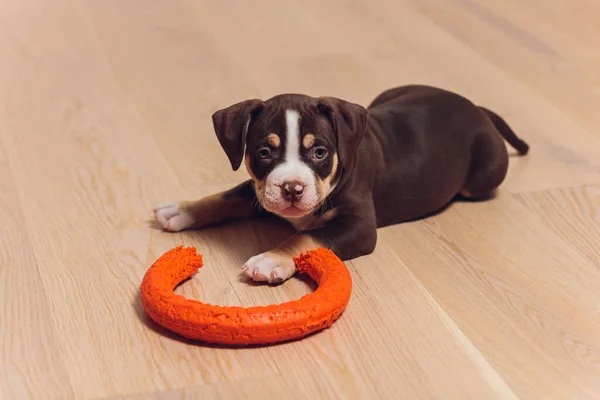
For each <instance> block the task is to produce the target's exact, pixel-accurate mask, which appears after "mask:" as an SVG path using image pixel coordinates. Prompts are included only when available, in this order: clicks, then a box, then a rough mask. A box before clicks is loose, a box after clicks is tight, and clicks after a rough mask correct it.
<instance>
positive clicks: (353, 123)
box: [317, 97, 368, 167]
mask: <svg viewBox="0 0 600 400" xmlns="http://www.w3.org/2000/svg"><path fill="white" fill-rule="evenodd" d="M317 107H318V108H319V111H320V112H322V113H323V114H325V116H327V118H329V120H330V121H331V123H332V125H333V129H334V131H335V133H336V135H337V146H338V153H339V157H340V163H341V164H342V166H346V167H348V166H350V165H352V161H353V160H354V155H355V153H356V149H357V147H358V145H359V144H360V141H361V140H362V138H363V137H364V136H365V133H366V131H367V114H368V112H367V110H366V109H365V108H364V107H363V106H360V105H358V104H354V103H350V102H348V101H344V100H340V99H336V98H333V97H322V98H320V99H319V103H318V106H317Z"/></svg>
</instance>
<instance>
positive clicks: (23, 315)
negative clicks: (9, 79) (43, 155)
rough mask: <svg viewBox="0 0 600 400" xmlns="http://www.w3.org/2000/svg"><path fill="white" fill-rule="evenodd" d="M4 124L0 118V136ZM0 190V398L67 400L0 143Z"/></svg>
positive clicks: (66, 383) (51, 322)
mask: <svg viewBox="0 0 600 400" xmlns="http://www.w3.org/2000/svg"><path fill="white" fill-rule="evenodd" d="M0 68H1V67H0ZM4 123H5V119H4V118H3V117H2V116H0V131H5V124H4ZM0 187H2V190H0V226H2V230H1V231H0V242H1V243H2V246H1V247H0V398H2V399H7V400H8V399H26V398H29V399H32V398H38V399H42V398H44V399H70V398H72V397H73V392H72V388H71V382H70V380H69V375H68V374H67V370H66V368H65V360H64V357H63V353H62V348H61V345H60V343H59V341H58V340H57V333H56V331H57V330H56V329H55V319H54V317H53V315H52V314H51V313H50V308H49V306H48V297H47V296H46V288H45V287H44V284H43V282H42V279H41V278H40V272H39V270H38V268H39V265H38V262H37V259H36V255H35V253H34V250H33V249H32V247H31V243H30V240H29V236H28V234H27V223H26V219H25V218H24V216H23V212H22V210H21V205H20V201H19V194H18V193H17V190H16V188H15V185H14V181H13V176H12V173H11V166H10V162H9V157H8V155H7V152H6V151H5V149H4V145H3V144H2V141H1V140H0Z"/></svg>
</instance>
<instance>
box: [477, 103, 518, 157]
mask: <svg viewBox="0 0 600 400" xmlns="http://www.w3.org/2000/svg"><path fill="white" fill-rule="evenodd" d="M479 109H480V110H481V111H483V113H484V114H485V115H486V116H487V117H488V118H489V119H490V121H492V123H493V124H494V126H495V127H496V129H497V130H498V132H500V134H501V135H502V137H503V138H504V140H506V141H507V142H508V143H509V144H510V145H511V146H512V147H514V148H515V150H517V152H518V153H519V154H520V155H522V156H524V155H525V154H527V153H528V152H529V145H528V144H527V143H525V142H524V141H523V140H521V139H520V138H519V137H518V136H517V135H516V134H515V132H514V131H513V130H512V129H511V128H510V126H508V124H507V123H506V122H505V121H504V120H503V119H502V118H501V117H500V116H499V115H498V114H496V113H495V112H493V111H490V110H488V109H487V108H484V107H479Z"/></svg>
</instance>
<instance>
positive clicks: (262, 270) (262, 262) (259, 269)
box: [242, 251, 296, 283]
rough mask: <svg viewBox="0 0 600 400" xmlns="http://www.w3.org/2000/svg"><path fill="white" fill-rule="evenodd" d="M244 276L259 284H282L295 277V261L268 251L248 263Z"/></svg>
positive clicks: (245, 265)
mask: <svg viewBox="0 0 600 400" xmlns="http://www.w3.org/2000/svg"><path fill="white" fill-rule="evenodd" d="M242 270H243V271H244V275H246V276H247V277H248V278H251V279H253V280H255V281H257V282H265V281H266V282H269V283H281V282H283V281H285V280H287V279H289V278H291V277H292V275H294V273H295V272H296V264H295V263H294V259H293V258H291V257H286V256H283V255H279V254H277V253H274V252H271V251H268V252H266V253H262V254H259V255H257V256H254V257H252V258H250V259H249V260H248V261H246V264H244V266H243V267H242Z"/></svg>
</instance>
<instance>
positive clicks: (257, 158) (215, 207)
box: [154, 85, 529, 283]
mask: <svg viewBox="0 0 600 400" xmlns="http://www.w3.org/2000/svg"><path fill="white" fill-rule="evenodd" d="M212 119H213V125H214V129H215V132H216V134H217V138H218V140H219V142H220V144H221V146H222V147H223V150H224V151H225V153H226V154H227V157H228V158H229V161H230V162H231V167H232V168H233V169H234V170H237V169H238V168H239V167H240V166H241V164H242V162H243V161H244V163H245V167H246V169H247V171H248V173H249V175H250V178H251V179H249V180H248V181H246V182H244V183H242V184H240V185H238V186H236V187H234V188H232V189H230V190H228V191H225V192H223V193H218V194H215V195H212V196H209V197H206V198H203V199H200V200H196V201H187V202H180V203H169V204H165V205H162V206H159V207H157V208H156V209H155V210H154V213H155V218H156V221H158V223H160V224H161V225H162V226H163V227H164V229H166V230H167V231H180V230H183V229H188V228H202V227H205V226H208V225H212V224H218V223H222V222H225V221H228V220H234V219H241V218H250V217H258V216H262V215H269V214H270V215H276V216H279V217H281V218H283V219H285V220H287V221H289V222H290V223H291V224H292V225H293V226H294V227H295V228H296V230H297V233H295V234H294V235H293V236H291V237H289V238H288V239H286V240H284V241H283V242H282V243H281V244H280V245H279V246H278V247H277V248H275V249H272V250H270V251H267V252H266V253H263V254H259V255H257V256H254V257H252V258H250V259H249V260H248V261H247V262H246V263H245V264H244V266H243V271H244V273H245V274H246V275H247V276H248V277H250V278H252V279H254V280H256V281H267V282H269V283H278V282H282V281H285V280H286V279H288V278H290V277H291V276H292V275H293V274H294V272H295V269H296V268H295V265H294V261H293V257H294V256H296V255H298V254H300V253H301V252H304V251H308V250H311V249H315V248H319V247H326V248H329V249H331V250H332V251H334V252H335V253H336V254H337V255H338V256H339V257H340V258H341V259H342V260H348V259H352V258H356V257H359V256H363V255H367V254H370V253H371V252H373V250H374V249H375V244H376V242H377V228H378V227H383V226H388V225H391V224H397V223H401V222H405V221H410V220H414V219H418V218H422V217H426V216H427V215H429V214H431V213H434V212H436V211H438V210H440V209H442V208H443V207H444V206H446V205H447V204H448V203H449V202H451V201H452V200H453V199H454V198H455V197H457V196H458V195H460V196H463V197H467V198H473V199H484V198H487V197H490V196H491V195H492V194H493V192H494V190H495V189H496V188H497V187H498V186H499V185H500V184H501V183H502V182H503V180H504V178H505V176H506V173H507V169H508V159H509V158H508V152H507V149H506V146H505V144H504V140H506V141H507V142H508V143H509V144H510V145H512V146H513V147H514V148H515V149H516V150H517V152H518V153H519V154H521V155H525V154H526V153H527V152H528V150H529V146H528V145H527V144H526V143H525V142H523V141H522V140H521V139H519V138H518V137H517V136H516V135H515V133H514V132H513V131H512V130H511V129H510V127H509V126H508V125H507V124H506V122H505V121H504V120H503V119H502V118H500V117H499V116H498V115H496V114H495V113H493V112H492V111H489V110H487V109H485V108H482V107H478V106H476V105H474V104H473V103H471V102H470V101H469V100H467V99H465V98H464V97H461V96H459V95H457V94H455V93H451V92H448V91H445V90H442V89H437V88H433V87H429V86H417V85H412V86H404V87H399V88H395V89H391V90H388V91H386V92H384V93H382V94H381V95H379V96H378V97H377V98H376V99H375V100H374V101H373V102H372V103H371V104H370V105H369V106H368V107H367V108H364V107H362V106H360V105H357V104H353V103H351V102H348V101H344V100H340V99H337V98H331V97H321V98H313V97H309V96H304V95H298V94H284V95H279V96H276V97H273V98H271V99H269V100H267V101H262V100H247V101H243V102H241V103H237V104H234V105H232V106H230V107H228V108H225V109H222V110H220V111H217V112H216V113H215V114H214V115H213V117H212Z"/></svg>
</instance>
